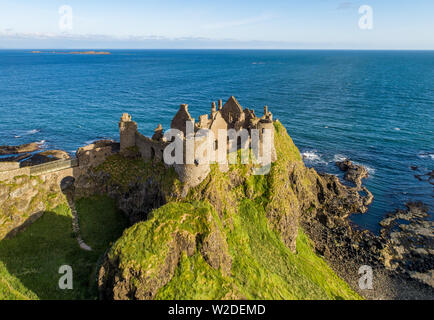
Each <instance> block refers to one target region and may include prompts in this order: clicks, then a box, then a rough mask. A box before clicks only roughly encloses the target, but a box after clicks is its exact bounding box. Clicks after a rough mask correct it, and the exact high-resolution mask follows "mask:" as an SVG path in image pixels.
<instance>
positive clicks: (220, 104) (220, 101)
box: [219, 99, 223, 110]
mask: <svg viewBox="0 0 434 320" xmlns="http://www.w3.org/2000/svg"><path fill="white" fill-rule="evenodd" d="M222 108H223V100H222V99H219V110H221V109H222Z"/></svg>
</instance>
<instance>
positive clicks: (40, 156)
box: [20, 150, 70, 167]
mask: <svg viewBox="0 0 434 320" xmlns="http://www.w3.org/2000/svg"><path fill="white" fill-rule="evenodd" d="M69 158H70V156H69V154H68V153H67V152H66V151H63V150H47V151H44V152H39V153H36V154H34V155H32V156H31V157H29V158H28V159H26V160H24V161H22V162H21V163H20V164H21V167H28V166H34V165H38V164H43V163H47V162H51V161H56V160H64V159H69Z"/></svg>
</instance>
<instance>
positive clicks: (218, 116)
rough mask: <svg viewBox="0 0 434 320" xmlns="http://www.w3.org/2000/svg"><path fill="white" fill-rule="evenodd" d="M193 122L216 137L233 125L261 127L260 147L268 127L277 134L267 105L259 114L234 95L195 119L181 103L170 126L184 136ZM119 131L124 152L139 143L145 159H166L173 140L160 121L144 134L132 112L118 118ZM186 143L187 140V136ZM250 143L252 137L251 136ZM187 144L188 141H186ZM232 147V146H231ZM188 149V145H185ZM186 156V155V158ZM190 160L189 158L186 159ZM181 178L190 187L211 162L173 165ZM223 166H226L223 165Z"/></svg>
mask: <svg viewBox="0 0 434 320" xmlns="http://www.w3.org/2000/svg"><path fill="white" fill-rule="evenodd" d="M188 122H190V123H191V124H192V127H193V128H194V132H195V133H197V132H198V131H199V130H201V129H208V130H210V131H212V132H213V134H214V137H215V139H217V137H218V134H219V130H222V129H223V130H229V129H234V130H236V131H237V132H239V131H240V130H242V129H245V130H247V131H248V132H249V133H250V131H251V130H252V129H257V130H258V131H259V139H260V144H261V146H260V150H262V134H263V133H264V130H265V129H271V130H270V132H271V133H272V135H273V134H274V125H273V115H272V114H271V112H269V111H268V107H267V106H265V107H264V115H263V116H262V117H261V118H258V117H257V116H256V115H255V112H254V111H253V110H250V109H248V108H245V109H243V108H242V107H241V105H240V104H239V103H238V101H237V99H235V97H233V96H232V97H230V98H229V99H228V101H227V102H226V103H225V104H224V105H223V102H222V100H219V101H218V107H216V103H215V102H212V103H211V113H210V114H209V115H208V114H204V115H201V116H200V117H199V121H198V122H196V121H195V119H194V118H192V117H191V115H190V113H189V112H188V105H187V104H181V106H180V108H179V110H178V112H177V113H176V114H175V116H174V117H173V119H172V122H171V124H170V128H171V129H178V130H180V131H181V132H183V134H184V139H185V137H186V132H187V128H186V127H187V123H188ZM119 131H120V150H121V152H124V151H125V150H127V149H128V148H131V147H137V148H138V151H139V152H140V154H141V156H142V158H143V160H146V161H149V160H153V161H163V158H164V149H165V148H166V147H167V145H168V144H169V143H170V142H169V141H166V140H165V138H164V132H163V127H162V126H161V124H159V125H158V127H157V128H156V129H155V133H154V135H153V136H152V138H149V137H145V136H144V135H142V134H141V133H139V132H138V130H137V123H136V122H134V121H132V120H131V115H129V114H127V113H124V114H123V115H122V117H121V120H120V122H119ZM184 143H185V140H184ZM203 143H209V142H208V140H206V139H198V138H197V137H196V139H195V147H198V146H199V145H201V144H203ZM211 143H212V148H213V150H217V146H218V144H217V141H212V142H211ZM249 143H250V138H249ZM184 147H185V144H184ZM228 149H230V146H229V147H228ZM184 150H185V149H184ZM184 160H185V159H184ZM275 160H276V151H275V148H274V145H272V146H271V161H272V162H274V161H275ZM184 163H187V162H184ZM173 166H174V168H175V170H176V172H177V173H178V175H179V178H180V180H181V181H182V182H184V183H185V184H186V185H188V186H190V187H194V186H196V185H198V184H199V183H200V182H202V181H203V180H204V179H205V178H206V176H207V175H208V173H209V172H210V166H209V163H201V161H200V159H194V164H175V165H173ZM220 168H221V169H223V170H224V168H225V167H224V166H220Z"/></svg>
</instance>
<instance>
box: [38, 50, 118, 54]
mask: <svg viewBox="0 0 434 320" xmlns="http://www.w3.org/2000/svg"><path fill="white" fill-rule="evenodd" d="M31 53H56V54H93V55H99V54H111V52H109V51H69V52H60V51H38V50H34V51H32V52H31Z"/></svg>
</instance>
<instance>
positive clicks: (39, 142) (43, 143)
mask: <svg viewBox="0 0 434 320" xmlns="http://www.w3.org/2000/svg"><path fill="white" fill-rule="evenodd" d="M46 142H47V141H45V140H41V141H38V142H36V144H37V145H38V146H39V147H40V148H43V147H45V145H46Z"/></svg>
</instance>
